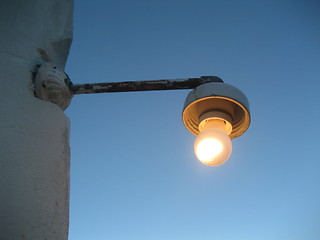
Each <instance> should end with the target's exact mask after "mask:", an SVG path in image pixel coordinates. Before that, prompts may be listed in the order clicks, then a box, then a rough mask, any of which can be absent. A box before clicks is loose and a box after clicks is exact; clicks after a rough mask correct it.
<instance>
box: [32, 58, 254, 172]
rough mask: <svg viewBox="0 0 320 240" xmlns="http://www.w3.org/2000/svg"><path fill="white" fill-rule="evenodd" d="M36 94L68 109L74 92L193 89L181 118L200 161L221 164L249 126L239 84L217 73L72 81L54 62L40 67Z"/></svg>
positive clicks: (247, 105) (248, 117)
mask: <svg viewBox="0 0 320 240" xmlns="http://www.w3.org/2000/svg"><path fill="white" fill-rule="evenodd" d="M34 86H35V95H36V96H37V97H38V98H40V99H42V100H46V101H50V102H52V103H55V104H57V105H58V106H59V107H60V108H61V109H62V110H65V109H66V108H67V107H68V106H69V104H70V101H71V98H72V97H73V95H75V94H91V93H107V92H131V91H156V90H177V89H193V90H192V91H191V92H190V93H189V95H188V96H187V98H186V101H185V104H184V109H183V112H182V121H183V123H184V125H185V126H186V128H187V129H188V130H189V131H190V132H191V133H192V134H194V135H195V136H197V137H196V140H195V143H194V152H195V155H196V156H197V158H198V159H199V161H201V162H202V163H204V164H206V165H209V166H218V165H220V164H222V163H224V162H225V161H227V160H228V158H229V157H230V155H231V152H232V143H231V139H234V138H236V137H239V136H241V135H242V134H243V133H244V132H245V131H246V130H247V129H248V127H249V125H250V112H249V103H248V100H247V98H246V96H245V95H244V94H243V93H242V92H241V91H240V90H239V89H237V88H236V87H234V86H232V85H229V84H226V83H224V82H223V81H222V79H220V78H218V77H215V76H202V77H200V78H185V79H166V80H151V81H127V82H108V83H90V84H73V83H72V82H71V80H70V79H69V77H68V76H67V74H66V73H65V72H64V71H63V70H62V69H60V68H59V67H57V66H56V65H55V64H53V63H50V62H49V63H46V64H43V65H41V66H39V69H38V70H37V73H36V77H35V80H34Z"/></svg>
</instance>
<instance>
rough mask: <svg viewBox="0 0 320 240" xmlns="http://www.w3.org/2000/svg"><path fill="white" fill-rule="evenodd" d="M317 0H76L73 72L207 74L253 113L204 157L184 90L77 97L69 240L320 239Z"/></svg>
mask: <svg viewBox="0 0 320 240" xmlns="http://www.w3.org/2000/svg"><path fill="white" fill-rule="evenodd" d="M319 12H320V2H319V0H290V1H289V0H281V1H279V0H268V1H267V0H265V1H259V0H244V1H240V0H239V1H238V0H225V1H223V0H220V1H218V0H211V1H209V0H203V1H202V0H192V1H190V0H185V1H182V0H180V1H178V0H171V1H169V0H161V1H160V0H157V1H153V0H148V1H147V0H145V1H142V0H136V1H133V0H132V1H129V0H124V1H120V0H118V1H117V0H108V1H102V0H101V1H99V0H91V1H85V0H78V1H77V0H76V1H75V9H74V40H73V44H72V48H71V52H70V56H69V59H68V64H67V68H66V71H67V73H68V74H69V76H70V77H71V79H72V81H73V82H74V83H89V82H108V81H126V80H156V79H167V78H187V77H200V76H203V75H216V76H219V77H221V78H222V79H223V80H224V81H225V82H226V83H229V84H232V85H234V86H236V87H238V88H239V89H241V90H242V91H243V92H244V93H245V94H246V95H247V97H248V99H249V102H250V108H251V117H252V122H251V126H250V128H249V130H248V131H247V132H246V133H245V134H244V135H243V136H241V137H240V138H238V139H235V140H233V153H232V156H231V157H230V159H229V161H228V162H226V163H225V164H224V165H221V166H219V167H208V166H205V165H203V164H201V163H200V162H199V161H197V159H196V157H195V156H194V153H193V142H194V139H195V137H194V136H193V135H192V134H191V133H189V132H188V131H187V130H186V129H185V127H184V125H183V123H182V121H181V112H182V107H183V102H184V100H185V98H186V96H187V94H188V92H189V90H179V91H157V92H136V93H109V94H95V95H80V96H75V97H74V99H73V101H72V104H71V106H70V107H69V108H68V110H66V114H67V115H68V116H69V118H70V121H71V139H70V141H71V192H70V194H71V200H70V237H69V239H70V240H91V239H92V240H105V239H112V240H127V239H130V240H164V239H165V240H180V239H181V240H196V239H201V240H215V239H217V240H257V239H258V240H284V239H290V240H302V239H303V240H318V239H320V157H319V149H320V144H319V136H320V127H319V119H320V79H319V76H320V14H319Z"/></svg>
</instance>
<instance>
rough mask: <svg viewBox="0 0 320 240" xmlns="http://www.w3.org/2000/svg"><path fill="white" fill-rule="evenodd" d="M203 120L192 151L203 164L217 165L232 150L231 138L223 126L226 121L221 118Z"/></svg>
mask: <svg viewBox="0 0 320 240" xmlns="http://www.w3.org/2000/svg"><path fill="white" fill-rule="evenodd" d="M205 121H206V122H204V124H202V126H201V130H200V131H201V132H200V134H199V135H198V136H197V138H196V140H195V142H194V153H195V155H196V156H197V158H198V159H199V161H200V162H202V163H203V164H205V165H209V166H218V165H220V164H223V163H224V162H226V161H227V160H228V159H229V157H230V155H231V152H232V143H231V139H230V137H229V136H228V134H227V133H228V131H227V130H226V127H225V126H226V124H227V123H226V121H224V120H222V119H213V120H212V119H209V120H208V119H206V120H205ZM230 125H231V124H230ZM228 127H229V125H228Z"/></svg>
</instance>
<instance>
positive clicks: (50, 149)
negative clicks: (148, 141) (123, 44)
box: [0, 0, 73, 240]
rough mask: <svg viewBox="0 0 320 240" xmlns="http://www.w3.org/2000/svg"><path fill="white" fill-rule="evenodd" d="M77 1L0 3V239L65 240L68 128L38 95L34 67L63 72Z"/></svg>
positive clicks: (14, 0)
mask: <svg viewBox="0 0 320 240" xmlns="http://www.w3.org/2000/svg"><path fill="white" fill-rule="evenodd" d="M72 10H73V1H72V0H48V1H47V0H46V1H44V0H28V1H26V0H1V1H0V36H1V37H0V84H1V88H0V91H1V93H0V239H1V240H18V239H24V240H29V239H32V240H38V239H39V240H40V239H41V240H45V239H46V240H58V239H59V240H65V239H67V238H68V221H69V220H68V218H69V216H68V215H69V162H70V157H69V155H70V154H69V120H68V118H67V117H66V116H65V115H64V113H63V112H62V110H61V109H60V108H59V107H58V106H56V105H54V104H52V103H49V102H45V101H42V100H40V99H38V98H36V97H35V96H34V94H33V86H32V79H33V74H32V72H34V70H35V68H36V65H37V64H41V63H44V62H45V61H48V60H50V61H53V62H55V63H56V64H58V65H59V66H60V67H62V68H64V65H65V62H66V58H67V56H68V52H69V47H70V44H71V38H72Z"/></svg>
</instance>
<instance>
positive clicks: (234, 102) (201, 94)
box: [182, 82, 250, 139]
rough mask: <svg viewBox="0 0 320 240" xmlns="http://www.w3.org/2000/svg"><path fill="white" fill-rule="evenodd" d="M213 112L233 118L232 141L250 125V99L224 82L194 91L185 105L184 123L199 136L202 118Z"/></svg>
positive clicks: (208, 84)
mask: <svg viewBox="0 0 320 240" xmlns="http://www.w3.org/2000/svg"><path fill="white" fill-rule="evenodd" d="M212 111H218V112H223V113H225V114H227V115H229V116H230V117H231V124H232V132H231V133H230V135H229V137H230V138H231V139H234V138H237V137H239V136H241V135H242V134H243V133H244V132H245V131H246V130H247V129H248V127H249V125H250V112H249V102H248V99H247V98H246V96H245V95H244V94H243V93H242V92H241V91H240V90H239V89H238V88H236V87H234V86H232V85H230V84H226V83H222V82H210V83H205V84H202V85H200V86H198V87H196V88H195V89H193V90H192V91H191V92H190V93H189V95H188V96H187V98H186V101H185V103H184V108H183V112H182V121H183V123H184V125H185V126H186V128H187V129H188V130H189V131H190V132H191V133H192V134H194V135H196V136H197V135H198V134H199V124H200V117H201V116H202V115H204V114H206V113H207V112H212Z"/></svg>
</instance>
